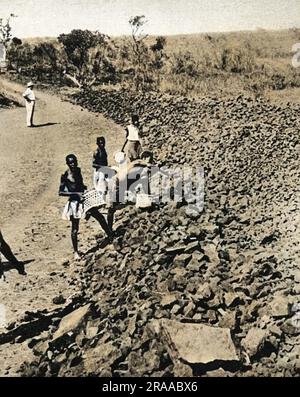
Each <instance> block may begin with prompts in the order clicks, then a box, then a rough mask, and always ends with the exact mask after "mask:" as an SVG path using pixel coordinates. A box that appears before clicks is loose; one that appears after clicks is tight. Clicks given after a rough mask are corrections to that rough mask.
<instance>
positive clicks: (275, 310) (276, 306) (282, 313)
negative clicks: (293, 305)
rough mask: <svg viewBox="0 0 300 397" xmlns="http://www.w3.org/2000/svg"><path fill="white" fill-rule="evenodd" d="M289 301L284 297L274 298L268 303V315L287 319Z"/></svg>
mask: <svg viewBox="0 0 300 397" xmlns="http://www.w3.org/2000/svg"><path fill="white" fill-rule="evenodd" d="M289 306H290V303H289V300H288V298H287V297H285V296H276V297H275V298H274V299H273V300H272V302H271V303H270V306H269V307H270V314H271V315H272V316H273V317H287V316H288V315H289Z"/></svg>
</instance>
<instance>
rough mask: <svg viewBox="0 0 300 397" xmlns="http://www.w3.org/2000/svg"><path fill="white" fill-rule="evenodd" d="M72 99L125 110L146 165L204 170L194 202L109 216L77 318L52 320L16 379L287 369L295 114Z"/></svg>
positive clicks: (206, 103)
mask: <svg viewBox="0 0 300 397" xmlns="http://www.w3.org/2000/svg"><path fill="white" fill-rule="evenodd" d="M73 101H74V102H75V103H77V104H80V105H82V106H84V107H86V108H88V109H90V110H92V111H95V112H102V113H104V114H106V115H107V116H108V117H111V118H112V119H114V120H115V121H117V122H118V123H120V124H125V122H126V118H127V116H128V114H131V113H132V112H138V113H139V114H140V115H141V121H142V124H143V125H144V132H145V142H146V146H147V147H148V148H150V149H152V150H153V151H154V154H155V158H156V160H157V162H158V163H159V164H160V165H166V166H174V165H176V166H182V165H190V166H194V167H195V166H199V165H202V166H203V167H204V169H205V207H204V211H203V212H202V213H201V214H198V215H196V216H195V214H191V213H189V212H187V211H186V209H187V202H185V201H183V202H181V203H172V202H171V203H160V204H158V205H155V206H153V208H151V209H148V210H140V209H136V208H134V207H129V206H128V207H126V208H124V209H123V210H120V211H119V212H118V213H117V217H116V218H117V219H116V225H115V228H116V239H115V241H114V244H113V245H109V246H106V247H104V248H103V247H102V248H101V247H98V249H97V250H96V249H95V252H90V253H87V254H86V256H85V258H84V260H83V261H82V262H81V267H80V276H81V280H82V281H81V283H82V284H81V289H82V293H83V295H84V301H85V303H86V306H84V307H83V308H81V309H80V310H82V313H81V312H80V313H79V314H78V312H74V313H73V316H74V318H73V319H72V315H71V320H70V318H69V319H66V320H65V321H64V320H62V321H61V322H60V324H58V326H57V329H56V330H55V331H53V333H52V336H50V337H49V338H48V339H47V343H48V344H47V349H46V350H45V351H44V352H42V354H41V352H40V351H39V352H37V354H38V355H39V356H38V357H37V361H36V362H35V363H31V365H29V366H27V367H26V369H24V372H25V373H26V374H30V375H47V376H56V375H59V376H73V375H81V376H92V375H96V376H132V375H136V376H193V375H202V376H203V375H206V376H215V375H221V376H233V375H235V376H253V375H256V376H268V375H272V376H281V375H285V376H292V375H295V374H298V373H299V371H300V349H299V342H300V326H299V322H300V321H299V311H300V305H299V296H298V295H299V292H300V275H299V268H298V266H297V265H298V263H299V259H298V258H299V247H300V244H299V237H298V235H299V234H298V233H297V232H298V231H299V230H298V224H299V222H298V217H299V215H298V211H299V200H298V193H299V188H298V183H297V182H298V178H299V171H298V169H299V167H298V164H299V148H300V141H299V132H300V131H299V127H300V120H299V118H298V114H299V106H296V105H289V106H286V107H277V106H274V105H272V104H271V103H269V102H268V101H266V100H263V99H261V100H257V99H252V98H250V97H243V96H239V97H236V98H230V99H224V100H222V99H219V98H205V99H199V100H191V99H188V98H177V97H171V96H162V95H160V96H154V95H151V94H143V95H142V94H139V95H135V96H133V95H131V94H130V93H127V92H125V91H118V92H105V91H100V92H82V93H80V94H78V95H76V96H74V97H73ZM108 139H109V138H108ZM69 316H70V314H69ZM72 321H73V322H72ZM66 323H67V324H69V323H71V324H73V325H74V324H75V325H74V326H72V327H67V332H64V330H65V329H66ZM57 335H59V337H57ZM184 335H186V338H184V337H183V336H184ZM193 339H196V340H195V344H193V343H191V341H193ZM205 340H209V341H212V346H210V344H209V343H205ZM201 341H202V342H201ZM214 341H215V343H216V344H217V345H218V344H219V345H220V346H218V349H217V351H216V350H215V349H213V346H214V343H213V342H214ZM220 341H224V342H223V343H219V342H220ZM194 346H197V352H194V351H193V349H194Z"/></svg>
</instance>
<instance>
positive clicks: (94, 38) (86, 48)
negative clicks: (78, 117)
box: [58, 29, 108, 87]
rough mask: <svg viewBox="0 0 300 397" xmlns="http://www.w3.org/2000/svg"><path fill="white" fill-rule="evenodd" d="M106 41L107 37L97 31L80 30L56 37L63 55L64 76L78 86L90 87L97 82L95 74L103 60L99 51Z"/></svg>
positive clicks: (105, 45)
mask: <svg viewBox="0 0 300 397" xmlns="http://www.w3.org/2000/svg"><path fill="white" fill-rule="evenodd" d="M107 39H108V36H106V35H104V34H102V33H99V32H98V31H97V32H91V31H89V30H81V29H74V30H72V31H71V33H69V34H61V35H60V36H59V37H58V41H59V42H60V43H61V44H62V45H63V49H64V53H65V69H66V75H67V77H68V76H69V77H70V78H71V79H72V81H73V82H75V83H76V84H77V85H78V86H80V87H81V86H86V85H92V84H93V83H94V82H95V81H96V80H97V75H96V72H97V71H99V67H101V62H102V60H103V57H102V54H103V51H101V49H102V50H103V48H105V47H107V45H108V43H107ZM97 66H98V68H97Z"/></svg>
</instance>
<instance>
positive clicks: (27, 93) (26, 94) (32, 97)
mask: <svg viewBox="0 0 300 397" xmlns="http://www.w3.org/2000/svg"><path fill="white" fill-rule="evenodd" d="M23 97H27V98H28V99H30V100H31V101H35V94H34V92H33V90H32V89H31V88H27V90H26V91H25V92H24V94H23Z"/></svg>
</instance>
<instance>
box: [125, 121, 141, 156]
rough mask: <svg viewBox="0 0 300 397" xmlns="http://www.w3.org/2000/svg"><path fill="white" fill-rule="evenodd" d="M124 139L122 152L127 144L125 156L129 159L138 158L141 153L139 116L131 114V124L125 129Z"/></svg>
mask: <svg viewBox="0 0 300 397" xmlns="http://www.w3.org/2000/svg"><path fill="white" fill-rule="evenodd" d="M125 131H126V140H125V143H124V145H123V148H122V150H121V151H122V152H123V151H124V149H125V146H126V145H127V144H128V148H127V158H128V159H129V161H134V160H138V159H139V158H140V156H141V154H142V145H141V133H142V129H141V127H140V122H139V116H138V115H136V114H133V115H132V116H131V124H129V125H128V126H127V127H126V129H125Z"/></svg>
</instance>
